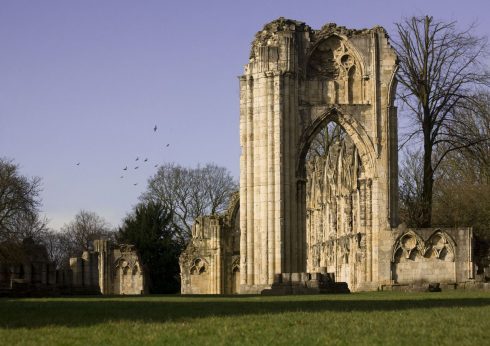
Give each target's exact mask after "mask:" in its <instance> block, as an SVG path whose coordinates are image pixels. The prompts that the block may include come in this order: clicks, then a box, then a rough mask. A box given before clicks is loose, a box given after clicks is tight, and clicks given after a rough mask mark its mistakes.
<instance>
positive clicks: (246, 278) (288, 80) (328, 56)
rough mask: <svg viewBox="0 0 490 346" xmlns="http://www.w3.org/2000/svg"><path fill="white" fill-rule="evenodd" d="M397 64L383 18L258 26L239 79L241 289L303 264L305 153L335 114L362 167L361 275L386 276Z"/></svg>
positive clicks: (392, 221) (393, 218)
mask: <svg viewBox="0 0 490 346" xmlns="http://www.w3.org/2000/svg"><path fill="white" fill-rule="evenodd" d="M396 67H397V66H396V56H395V53H394V51H393V49H392V48H391V47H390V46H389V43H388V38H387V35H386V32H385V31H384V29H382V28H380V27H375V28H373V29H369V30H350V29H346V28H344V27H339V26H336V25H335V24H328V25H325V26H324V27H323V28H322V29H320V30H313V29H311V28H310V27H309V26H307V25H306V24H305V23H302V22H298V21H293V20H287V19H283V18H280V19H278V20H275V21H273V22H271V23H269V24H267V25H266V26H265V27H264V29H263V30H262V31H259V32H258V33H257V35H256V38H255V40H254V42H253V44H252V49H251V54H250V60H249V63H248V64H247V65H246V66H245V73H244V75H243V76H242V77H241V79H240V143H241V148H242V155H241V158H240V213H241V215H240V220H241V225H240V229H241V234H242V242H241V243H242V245H241V251H240V252H241V259H242V263H241V268H242V276H241V285H242V286H243V290H244V291H249V292H260V291H261V290H262V289H263V288H266V287H270V285H271V284H272V283H273V280H274V275H275V274H277V273H293V272H305V271H306V270H307V258H308V252H309V249H308V244H307V234H306V233H307V231H306V225H307V222H306V219H307V215H306V214H307V208H306V197H307V196H306V194H307V191H306V189H307V186H306V181H307V176H306V155H307V152H308V150H309V148H310V144H311V141H312V139H313V138H314V136H315V135H316V134H317V133H318V131H320V130H321V128H323V127H324V126H326V125H327V124H328V123H329V122H335V123H337V124H338V125H340V126H341V127H342V128H343V129H344V130H345V132H346V133H347V134H348V135H349V137H350V138H351V140H352V143H353V144H354V145H355V147H356V150H357V151H358V155H359V160H360V161H361V162H362V167H363V171H362V172H361V174H360V177H359V180H360V181H362V182H364V184H365V186H366V187H365V188H362V189H360V192H359V193H365V196H363V197H364V198H365V201H366V203H365V205H363V206H362V208H364V209H363V212H362V214H363V215H362V217H361V219H360V221H359V222H360V223H362V225H360V226H359V227H360V228H359V229H357V230H353V229H352V230H351V232H350V234H349V236H350V237H354V232H357V233H361V234H362V237H364V238H365V241H363V242H362V243H361V244H363V246H365V249H363V250H362V251H364V253H365V258H363V259H362V261H363V262H362V263H361V264H360V268H362V276H360V277H359V276H358V275H356V278H357V282H359V284H360V283H365V284H367V286H370V285H371V286H373V287H374V286H376V285H377V284H378V283H379V282H384V281H389V265H388V266H385V265H383V266H380V261H383V262H385V261H386V259H384V258H381V257H382V256H381V252H380V251H379V250H380V248H381V247H382V246H385V244H384V243H381V240H382V239H383V237H384V236H385V235H384V234H383V231H388V230H389V229H390V226H396V223H397V218H398V215H397V211H398V209H397V205H396V201H397V196H396V194H397V171H396V169H397V165H396V162H397V147H396V146H397V138H396V123H397V120H396V109H395V108H394V107H393V101H394V89H395V78H394V75H395V71H396ZM393 162H395V164H393ZM364 244H365V245H364ZM344 248H345V247H344ZM387 260H388V261H389V259H388V258H387ZM386 267H387V268H386ZM342 273H343V274H342ZM339 274H341V275H343V276H349V275H351V274H350V273H349V274H348V273H347V271H345V270H344V271H342V270H341V271H340V272H339Z"/></svg>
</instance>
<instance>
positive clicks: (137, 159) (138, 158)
mask: <svg viewBox="0 0 490 346" xmlns="http://www.w3.org/2000/svg"><path fill="white" fill-rule="evenodd" d="M157 130H158V127H157V126H156V125H155V127H154V128H153V132H157ZM169 146H170V143H167V145H166V146H165V147H166V148H168V147H169ZM139 160H140V157H139V156H137V157H136V160H135V161H139ZM141 162H148V158H145V159H144V160H142V161H141ZM76 165H77V166H80V162H77V164H76ZM157 167H158V164H156V165H155V168H157ZM138 168H139V166H135V167H134V169H138ZM127 170H128V166H126V167H124V168H123V171H127ZM123 178H124V175H121V176H120V179H123ZM133 185H134V186H136V185H138V183H134V184H133Z"/></svg>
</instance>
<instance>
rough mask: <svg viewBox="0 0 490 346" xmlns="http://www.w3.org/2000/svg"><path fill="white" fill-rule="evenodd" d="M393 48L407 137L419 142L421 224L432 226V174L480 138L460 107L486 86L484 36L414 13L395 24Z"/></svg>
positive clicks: (489, 82)
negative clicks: (469, 129)
mask: <svg viewBox="0 0 490 346" xmlns="http://www.w3.org/2000/svg"><path fill="white" fill-rule="evenodd" d="M396 27H397V33H398V40H397V41H395V42H394V47H395V49H396V51H397V54H398V57H399V59H400V69H399V71H398V75H397V79H398V81H399V83H400V84H401V88H400V89H399V95H398V96H399V98H400V100H401V101H402V102H403V104H404V105H406V106H407V107H408V110H409V111H410V114H411V115H412V116H413V118H412V120H413V121H412V124H413V127H412V128H411V130H410V132H409V133H408V134H407V135H406V136H405V138H403V141H402V146H403V144H405V143H406V142H408V141H410V140H414V139H415V140H419V141H420V142H421V143H422V165H423V174H422V191H421V203H422V204H421V209H420V214H421V215H420V217H419V218H418V219H419V220H420V224H419V225H417V226H420V227H430V226H431V222H432V219H431V211H432V192H433V184H434V174H435V172H436V170H437V168H438V167H439V165H440V164H441V162H442V161H443V160H444V158H445V157H446V156H447V155H448V154H449V153H451V152H453V151H457V150H461V149H463V148H468V147H471V146H473V145H475V144H476V143H479V141H481V138H473V137H467V136H466V135H467V133H460V132H458V131H457V130H458V129H461V128H462V127H464V125H465V124H464V119H463V118H462V117H461V116H459V112H460V111H461V109H464V108H467V107H473V102H472V101H473V95H474V94H475V93H476V91H477V89H478V88H480V87H488V86H489V84H490V75H489V73H488V71H487V70H486V68H485V66H484V64H483V62H482V58H483V57H485V55H486V53H487V40H486V39H485V38H480V37H476V36H474V35H473V33H472V31H473V29H474V28H473V27H470V28H468V29H467V30H465V31H458V30H457V28H456V23H455V22H440V21H435V20H434V19H433V17H429V16H425V17H412V18H409V19H406V20H404V21H403V22H401V23H398V24H396Z"/></svg>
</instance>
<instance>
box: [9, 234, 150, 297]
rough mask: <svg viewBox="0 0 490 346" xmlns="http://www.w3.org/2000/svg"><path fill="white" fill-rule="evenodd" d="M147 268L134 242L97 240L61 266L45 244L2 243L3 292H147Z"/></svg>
mask: <svg viewBox="0 0 490 346" xmlns="http://www.w3.org/2000/svg"><path fill="white" fill-rule="evenodd" d="M146 286H147V283H146V278H145V271H144V268H143V265H142V263H141V260H140V257H139V255H138V253H137V252H136V249H135V248H134V246H133V245H125V244H118V245H116V244H113V243H112V242H111V241H108V240H105V239H97V240H94V241H93V244H92V248H91V249H90V250H89V251H84V252H83V253H82V254H81V256H80V257H72V258H70V261H69V265H68V266H67V267H65V268H62V269H57V268H56V265H55V263H53V262H50V261H49V256H48V253H47V251H46V247H45V246H44V245H39V244H35V243H34V242H33V240H32V239H29V238H27V239H26V240H24V242H23V243H22V244H8V243H2V244H0V296H3V295H59V294H77V295H78V294H121V295H122V294H142V293H146V291H147V289H146Z"/></svg>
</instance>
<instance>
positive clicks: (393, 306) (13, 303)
mask: <svg viewBox="0 0 490 346" xmlns="http://www.w3.org/2000/svg"><path fill="white" fill-rule="evenodd" d="M191 298H192V299H189V297H141V298H134V297H132V298H129V297H128V298H117V299H111V298H101V297H97V298H95V297H94V298H73V299H70V298H68V299H47V300H22V299H2V300H0V328H40V327H44V326H65V327H80V326H91V325H95V324H100V323H105V322H109V321H121V322H124V321H126V322H152V323H165V322H178V321H183V320H191V319H195V318H204V317H210V316H215V317H228V316H230V317H232V316H245V315H252V314H275V313H285V312H297V311H302V312H326V313H328V312H374V311H403V310H413V309H429V308H467V307H487V306H490V297H489V298H454V299H451V298H429V297H428V298H426V299H405V298H404V299H372V300H370V299H355V300H348V299H339V300H337V299H335V298H327V299H321V298H320V299H297V300H296V299H294V298H292V299H291V300H285V299H280V300H274V299H267V298H266V299H264V300H262V299H257V300H247V299H243V296H242V297H240V298H238V299H234V298H232V297H228V298H223V297H209V296H205V297H199V298H197V297H195V296H194V297H191Z"/></svg>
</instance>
